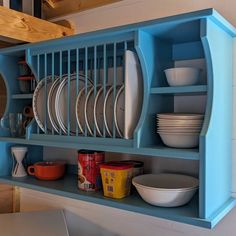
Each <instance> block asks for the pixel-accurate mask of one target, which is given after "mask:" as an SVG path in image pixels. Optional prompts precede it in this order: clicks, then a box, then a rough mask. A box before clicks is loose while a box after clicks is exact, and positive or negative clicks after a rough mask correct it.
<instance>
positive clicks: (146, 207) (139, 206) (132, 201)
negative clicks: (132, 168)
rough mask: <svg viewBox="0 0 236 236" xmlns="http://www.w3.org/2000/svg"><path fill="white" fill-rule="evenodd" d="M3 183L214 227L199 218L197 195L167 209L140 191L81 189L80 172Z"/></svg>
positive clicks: (4, 180)
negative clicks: (120, 193) (108, 193)
mask: <svg viewBox="0 0 236 236" xmlns="http://www.w3.org/2000/svg"><path fill="white" fill-rule="evenodd" d="M0 182H2V183H6V184H11V185H15V186H19V187H23V188H29V189H33V190H37V191H42V192H46V193H51V194H56V195H60V196H63V197H68V198H73V199H77V200H82V201H86V202H91V203H95V204H101V205H105V206H109V207H114V208H119V209H123V210H127V211H133V212H137V213H140V214H145V215H150V216H155V217H159V218H164V219H168V220H173V221H177V222H182V223H187V224H192V225H196V226H201V227H206V228H211V222H210V221H207V220H203V219H200V218H198V197H197V196H196V197H195V198H193V199H192V200H191V202H190V203H189V204H187V205H185V206H182V207H174V208H164V207H156V206H152V205H150V204H147V203H146V202H144V201H143V200H142V199H141V197H140V196H139V195H138V194H137V193H136V192H134V193H132V194H131V195H130V196H129V197H126V198H123V199H120V200H115V199H112V198H106V197H104V196H103V193H102V192H84V191H81V190H79V189H78V187H77V175H67V176H65V177H64V178H63V179H61V180H57V181H41V180H37V179H36V178H34V177H31V176H27V177H23V178H14V177H11V176H6V177H1V178H0Z"/></svg>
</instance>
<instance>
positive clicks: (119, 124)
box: [114, 85, 125, 138]
mask: <svg viewBox="0 0 236 236" xmlns="http://www.w3.org/2000/svg"><path fill="white" fill-rule="evenodd" d="M124 113H125V86H124V85H122V86H121V87H120V89H119V90H118V92H117V95H116V99H115V105H114V119H115V126H116V130H117V132H118V134H119V136H120V137H121V138H123V137H124V128H125V120H124V117H125V114H124Z"/></svg>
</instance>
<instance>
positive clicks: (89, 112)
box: [84, 85, 101, 136]
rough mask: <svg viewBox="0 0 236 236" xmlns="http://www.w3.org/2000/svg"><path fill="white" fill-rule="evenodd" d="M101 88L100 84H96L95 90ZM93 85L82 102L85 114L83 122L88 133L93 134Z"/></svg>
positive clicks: (94, 95)
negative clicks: (83, 102)
mask: <svg viewBox="0 0 236 236" xmlns="http://www.w3.org/2000/svg"><path fill="white" fill-rule="evenodd" d="M100 88H101V85H97V91H98V90H99V89H100ZM95 97H96V94H94V86H93V87H92V88H90V90H89V91H88V94H87V96H86V99H85V104H84V114H85V123H86V126H87V129H88V133H89V134H90V135H91V136H93V135H94V124H95V123H94V114H93V112H94V104H95Z"/></svg>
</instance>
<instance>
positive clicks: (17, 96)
mask: <svg viewBox="0 0 236 236" xmlns="http://www.w3.org/2000/svg"><path fill="white" fill-rule="evenodd" d="M11 98H12V99H32V98H33V94H32V93H27V94H23V93H22V94H12V96H11Z"/></svg>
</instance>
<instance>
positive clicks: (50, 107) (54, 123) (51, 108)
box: [47, 78, 60, 133]
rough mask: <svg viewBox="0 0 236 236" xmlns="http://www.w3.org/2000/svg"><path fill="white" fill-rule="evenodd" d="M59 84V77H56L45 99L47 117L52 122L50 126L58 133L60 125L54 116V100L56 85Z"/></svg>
mask: <svg viewBox="0 0 236 236" xmlns="http://www.w3.org/2000/svg"><path fill="white" fill-rule="evenodd" d="M59 85H60V78H57V79H56V80H55V81H54V82H53V84H52V86H51V88H50V90H49V93H48V101H47V105H48V116H49V119H50V121H51V123H52V126H53V128H54V130H55V131H56V132H57V133H59V130H60V125H59V123H58V121H57V116H56V107H55V100H56V94H57V90H58V87H59Z"/></svg>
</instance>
